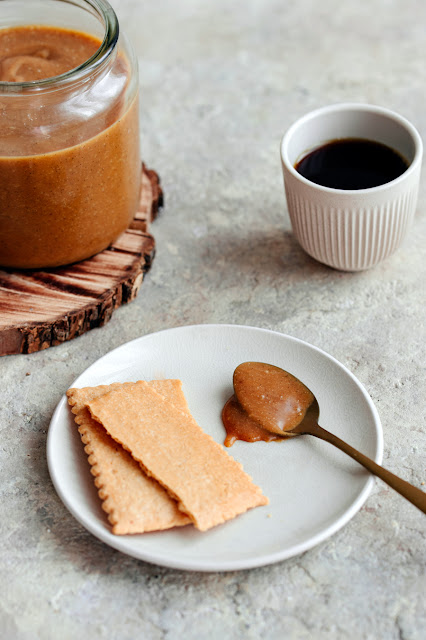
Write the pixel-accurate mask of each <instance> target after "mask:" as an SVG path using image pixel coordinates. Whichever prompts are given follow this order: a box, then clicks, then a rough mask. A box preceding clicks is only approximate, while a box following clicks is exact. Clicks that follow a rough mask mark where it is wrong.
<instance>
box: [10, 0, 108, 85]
mask: <svg viewBox="0 0 426 640" xmlns="http://www.w3.org/2000/svg"><path fill="white" fill-rule="evenodd" d="M59 1H60V2H66V3H68V4H75V6H79V5H77V4H76V3H74V2H73V0H59ZM83 1H84V2H85V3H87V4H88V5H90V7H91V8H92V9H94V10H95V12H96V14H97V15H98V16H99V17H100V18H101V19H102V20H103V23H104V27H105V35H104V38H103V40H102V44H101V46H100V47H99V49H98V50H97V51H95V53H94V54H93V55H92V56H90V58H88V59H87V60H85V61H84V62H83V63H82V64H80V65H79V66H78V67H75V68H73V69H70V70H69V71H66V72H65V73H61V74H60V75H57V76H52V77H50V78H43V79H42V80H30V81H25V82H4V81H0V92H4V93H9V92H11V93H20V92H21V91H22V90H25V91H26V92H27V91H28V90H30V91H31V90H35V91H40V90H41V89H44V88H46V89H55V88H59V87H62V86H64V85H68V84H69V83H70V82H75V81H78V80H81V79H83V78H84V77H85V76H86V75H87V74H88V73H93V71H95V70H97V69H98V68H99V67H103V66H104V64H105V63H106V61H107V60H108V59H109V58H110V56H111V54H112V53H113V51H114V49H115V47H116V45H117V42H118V36H119V32H120V27H119V23H118V18H117V15H116V13H115V11H114V9H113V8H112V6H111V5H110V4H109V2H108V0H83ZM80 6H81V5H80Z"/></svg>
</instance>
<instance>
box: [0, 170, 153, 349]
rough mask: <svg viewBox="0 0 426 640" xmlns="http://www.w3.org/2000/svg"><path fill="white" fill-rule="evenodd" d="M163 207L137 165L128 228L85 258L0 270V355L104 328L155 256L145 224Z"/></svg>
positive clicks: (148, 176)
mask: <svg viewBox="0 0 426 640" xmlns="http://www.w3.org/2000/svg"><path fill="white" fill-rule="evenodd" d="M162 205H163V193H162V190H161V187H160V181H159V178H158V175H157V174H156V173H155V172H154V171H152V170H149V169H147V168H146V167H145V165H143V167H142V189H141V200H140V204H139V208H138V211H137V213H136V215H135V217H134V219H133V221H132V223H131V224H130V226H129V228H128V229H127V230H126V231H125V232H124V233H122V234H121V236H120V237H119V238H118V239H117V240H116V242H114V244H112V245H111V246H110V247H108V249H105V251H102V252H101V253H98V254H97V255H96V256H93V258H90V259H89V260H84V261H82V262H78V263H75V264H72V265H68V266H65V267H57V268H55V269H49V270H46V271H40V270H33V271H19V270H11V269H7V270H4V271H2V270H0V355H2V356H3V355H11V354H16V353H33V352H34V351H41V350H42V349H47V348H48V347H51V346H53V345H57V344H60V343H61V342H65V341H66V340H72V338H75V337H77V336H79V335H81V334H82V333H85V332H86V331H89V330H90V329H93V328H94V327H100V326H102V325H104V324H105V323H106V322H108V320H109V319H110V317H111V315H112V313H113V311H114V309H117V307H119V306H120V305H122V304H124V303H126V302H130V301H131V300H133V299H134V298H135V297H136V296H137V294H138V291H139V288H140V286H141V284H142V280H143V278H144V275H145V273H146V272H147V271H148V270H149V268H150V267H151V264H152V261H153V259H154V255H155V240H154V237H153V236H152V235H151V234H150V233H149V225H150V223H151V222H152V221H153V220H154V219H155V217H156V215H157V212H158V209H159V208H160V207H161V206H162Z"/></svg>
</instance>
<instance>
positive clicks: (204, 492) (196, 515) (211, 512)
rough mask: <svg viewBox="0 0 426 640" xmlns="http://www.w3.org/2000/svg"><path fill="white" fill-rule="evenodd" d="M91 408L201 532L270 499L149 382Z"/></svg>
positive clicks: (113, 393)
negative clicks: (176, 501)
mask: <svg viewBox="0 0 426 640" xmlns="http://www.w3.org/2000/svg"><path fill="white" fill-rule="evenodd" d="M87 407H88V409H89V411H90V413H91V415H92V417H93V418H94V419H95V420H97V421H99V422H100V423H101V424H102V425H103V427H104V428H105V429H106V431H107V432H108V433H109V434H110V435H111V436H112V438H113V439H114V440H116V441H117V442H118V443H120V444H121V445H122V446H123V447H124V448H125V449H127V450H128V451H129V452H130V453H131V454H132V456H133V457H134V458H135V460H137V461H138V462H139V463H140V464H141V465H142V467H143V468H144V469H145V471H146V472H147V474H149V475H151V476H152V477H154V478H155V479H156V480H158V482H159V483H160V484H161V485H163V486H164V487H165V488H166V489H167V491H168V492H169V493H170V495H171V496H172V497H174V498H176V499H177V500H178V506H179V508H180V509H181V510H182V511H183V512H185V513H187V514H188V515H189V517H190V518H191V520H192V521H193V522H194V524H195V526H196V527H197V528H198V529H200V530H201V531H205V530H207V529H209V528H210V527H213V526H215V525H217V524H220V523H222V522H225V521H226V520H229V519H231V518H233V517H235V516H236V515H239V514H241V513H244V512H245V511H247V510H248V509H250V508H252V507H256V506H260V505H264V504H267V503H268V499H267V498H266V497H265V496H264V495H263V494H262V491H261V489H260V488H259V487H257V486H256V485H255V484H254V483H253V481H252V480H251V478H250V476H248V475H247V474H246V473H245V472H244V471H243V468H242V465H241V464H240V463H239V462H237V461H236V460H234V459H233V458H232V457H231V456H230V455H229V454H228V453H226V452H225V451H224V450H223V448H222V447H221V446H220V445H219V444H218V443H217V442H215V440H213V438H212V437H211V436H209V435H208V434H206V433H205V432H204V431H203V430H202V429H201V427H200V426H199V425H198V424H197V423H196V421H195V420H194V418H193V417H192V416H191V415H190V414H189V413H187V412H185V411H182V410H181V409H180V408H177V407H176V406H174V405H173V404H172V403H171V402H170V401H168V400H167V399H166V398H165V397H164V396H162V395H160V394H159V393H158V392H157V391H156V390H155V389H153V388H152V387H150V386H149V384H148V383H146V382H145V381H139V382H137V383H135V384H134V385H133V386H132V387H128V386H125V385H123V386H121V387H120V388H115V389H113V390H111V391H110V393H108V394H106V395H103V396H101V397H99V398H96V399H93V400H90V401H89V402H88V403H87Z"/></svg>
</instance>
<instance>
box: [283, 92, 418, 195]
mask: <svg viewBox="0 0 426 640" xmlns="http://www.w3.org/2000/svg"><path fill="white" fill-rule="evenodd" d="M342 111H359V112H369V113H375V114H379V115H383V116H386V117H388V118H391V119H393V120H395V121H397V122H398V123H399V124H400V125H402V126H403V127H404V128H405V129H406V131H407V132H408V133H409V135H410V136H411V138H412V140H413V142H414V146H415V153H414V158H413V160H412V162H411V163H410V165H409V166H408V167H407V169H406V170H405V171H404V173H402V174H401V175H400V176H398V177H397V178H395V179H394V180H391V181H390V182H385V183H384V184H381V185H378V186H376V187H368V188H366V189H336V188H333V187H325V186H323V185H320V184H317V183H316V182H312V181H311V180H308V179H307V178H305V177H304V176H302V174H300V173H299V172H298V171H296V169H295V168H294V166H293V165H292V163H291V162H290V160H289V158H288V144H289V140H290V138H291V136H292V135H293V133H294V131H295V130H296V129H298V128H299V127H300V126H302V125H303V124H304V123H305V122H308V121H309V120H312V119H313V118H316V117H318V116H319V115H322V114H324V113H336V112H342ZM280 155H281V160H282V163H283V164H284V166H285V168H286V169H287V171H289V173H291V175H293V176H294V177H295V178H296V179H297V180H299V181H300V182H302V183H304V184H305V185H307V186H309V187H311V188H315V189H317V190H318V191H321V192H323V193H328V194H347V195H352V196H353V195H355V194H356V195H360V194H364V193H366V194H368V193H373V192H374V193H377V192H379V191H383V190H386V189H388V188H389V186H390V185H392V186H394V185H396V184H398V183H399V182H402V181H403V180H406V179H407V177H409V176H410V175H411V174H412V173H413V172H414V171H416V170H417V168H418V165H419V164H420V163H421V160H422V155H423V143H422V139H421V137H420V134H419V132H418V131H417V129H416V128H415V126H414V125H413V124H411V122H410V121H409V120H407V118H405V117H404V116H402V115H400V114H399V113H397V112H396V111H392V110H391V109H387V108H386V107H380V106H378V105H373V104H366V103H358V102H342V103H336V104H332V105H327V106H324V107H320V108H319V109H314V110H313V111H309V112H308V113H306V114H305V115H303V116H301V117H300V118H298V119H297V120H296V121H295V122H294V123H293V124H292V125H291V126H290V127H289V129H287V131H286V132H285V133H284V135H283V137H282V138H281V145H280Z"/></svg>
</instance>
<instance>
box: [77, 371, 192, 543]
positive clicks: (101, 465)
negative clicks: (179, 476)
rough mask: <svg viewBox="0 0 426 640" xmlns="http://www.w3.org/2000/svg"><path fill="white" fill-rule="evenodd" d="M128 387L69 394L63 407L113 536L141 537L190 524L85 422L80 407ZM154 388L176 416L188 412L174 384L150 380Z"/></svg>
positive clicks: (177, 383) (178, 386)
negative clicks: (70, 415) (72, 419)
mask: <svg viewBox="0 0 426 640" xmlns="http://www.w3.org/2000/svg"><path fill="white" fill-rule="evenodd" d="M133 384H134V383H131V382H130V383H123V384H121V383H114V384H111V385H101V386H98V387H85V388H83V389H69V390H68V392H67V396H68V402H69V404H70V405H71V407H72V411H73V413H74V414H75V422H76V423H77V424H78V425H79V428H78V430H79V432H80V436H81V440H82V442H83V443H84V444H85V445H86V446H85V449H84V450H85V452H86V453H87V455H88V461H89V464H90V465H91V469H90V470H91V473H92V475H93V476H94V477H95V480H94V482H95V486H96V487H97V489H98V494H99V497H100V499H101V500H102V508H103V510H104V511H105V512H106V513H107V514H108V520H109V522H110V523H111V525H112V532H113V533H114V534H116V535H125V534H131V533H144V532H147V531H158V530H163V529H169V528H171V527H179V526H183V525H185V524H188V523H190V519H189V518H188V517H187V516H186V515H185V514H183V513H182V511H180V510H179V509H178V507H177V503H176V501H175V500H173V499H172V498H171V497H170V496H169V494H168V493H167V491H165V489H164V488H163V487H162V486H161V485H160V484H159V483H158V482H157V481H156V480H154V479H153V478H151V477H149V476H147V475H146V474H145V472H144V471H143V470H142V468H141V466H140V465H139V463H138V462H136V461H135V460H134V458H132V456H131V455H130V454H129V453H128V452H127V451H125V449H123V447H122V446H121V445H120V444H118V443H117V442H116V441H115V440H113V439H112V438H111V436H110V435H108V433H107V432H106V431H105V429H104V428H103V427H102V426H101V425H100V424H99V422H96V421H95V420H93V418H92V417H91V415H90V413H89V411H88V409H87V407H86V406H85V405H86V403H87V402H89V401H90V400H94V399H95V398H99V397H102V396H103V395H105V394H106V393H109V392H110V391H111V390H113V389H119V388H120V387H122V386H125V387H131V386H132V385H133ZM149 384H151V385H152V387H153V388H154V389H156V390H157V392H159V393H163V394H164V396H166V397H168V398H169V399H170V400H171V401H172V402H173V403H174V404H175V405H176V406H177V407H179V408H180V410H182V411H188V405H187V403H186V399H185V396H184V394H183V391H182V384H181V382H180V380H155V381H152V382H150V383H149Z"/></svg>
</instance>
